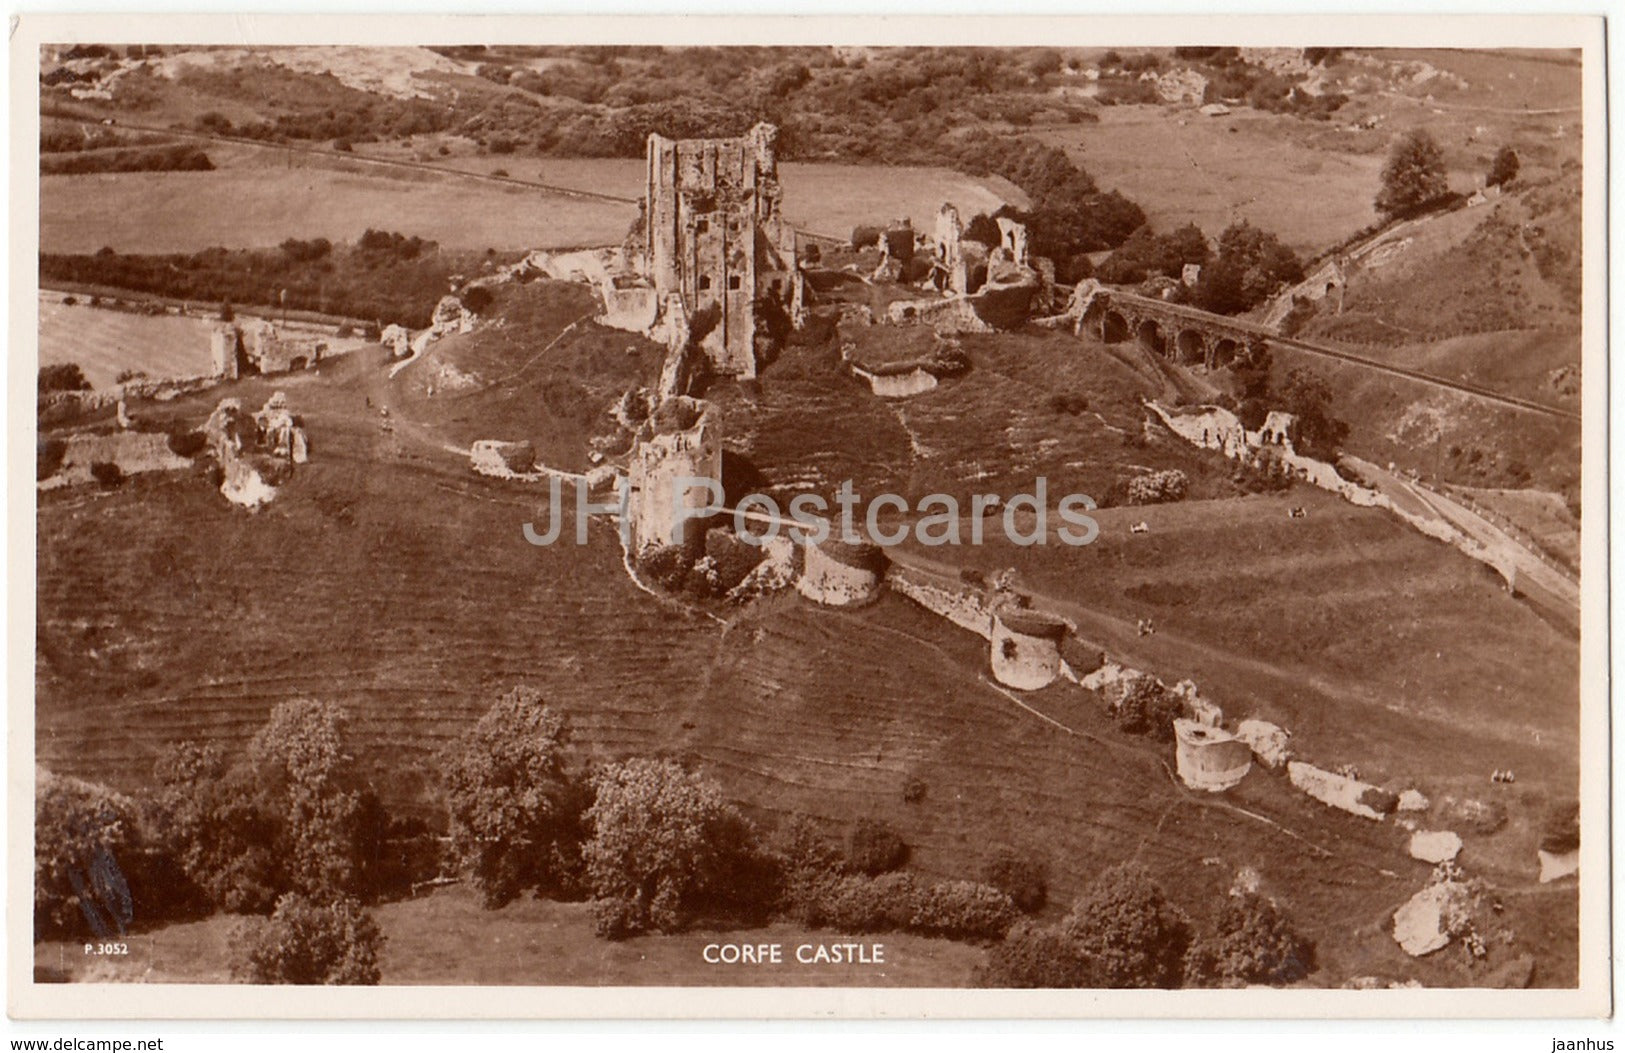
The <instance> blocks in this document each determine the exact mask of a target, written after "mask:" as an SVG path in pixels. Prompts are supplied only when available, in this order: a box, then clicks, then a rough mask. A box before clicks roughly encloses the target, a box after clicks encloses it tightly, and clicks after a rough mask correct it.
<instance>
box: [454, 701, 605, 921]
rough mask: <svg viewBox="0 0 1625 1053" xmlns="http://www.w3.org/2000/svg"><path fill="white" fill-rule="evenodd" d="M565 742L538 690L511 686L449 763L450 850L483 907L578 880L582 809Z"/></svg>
mask: <svg viewBox="0 0 1625 1053" xmlns="http://www.w3.org/2000/svg"><path fill="white" fill-rule="evenodd" d="M564 741H565V728H564V719H563V718H562V717H560V716H559V715H558V714H557V713H554V712H553V711H552V710H550V709H548V708H547V706H545V705H543V703H542V698H541V695H540V693H538V692H537V691H535V690H533V689H530V688H515V689H514V690H512V691H509V692H508V693H507V694H505V695H503V696H502V697H501V698H500V699H498V700H497V702H496V704H495V705H493V706H492V707H491V708H490V710H489V711H487V712H486V714H485V715H484V716H483V717H481V718H480V719H479V722H478V723H476V724H475V725H474V727H473V728H471V729H470V730H469V732H468V734H466V735H465V736H464V737H463V739H462V741H461V742H460V743H459V744H458V746H457V747H456V749H455V751H454V752H453V753H452V755H451V756H450V757H449V758H448V760H447V763H446V768H445V776H444V782H443V792H444V794H445V799H446V809H447V811H448V813H449V814H450V820H451V823H450V826H451V851H452V853H453V855H454V856H455V858H456V859H457V861H458V862H459V863H460V864H461V865H462V866H463V867H464V868H465V869H466V870H467V872H468V874H469V876H470V877H471V878H472V880H473V882H474V885H475V887H477V888H478V889H479V890H480V892H481V894H482V895H483V896H484V898H485V904H486V906H488V907H496V906H501V905H502V904H503V903H506V902H508V901H509V900H511V899H513V898H514V897H515V896H517V895H519V893H520V892H522V891H524V890H525V889H529V888H534V889H558V888H562V887H565V886H566V885H568V884H569V883H570V882H572V881H573V880H574V879H575V877H576V872H577V871H578V869H579V866H580V851H581V848H580V843H581V812H582V807H581V802H580V800H579V794H578V793H577V792H576V791H575V788H574V786H573V785H572V784H571V782H570V780H569V779H568V778H567V777H566V775H565V770H564Z"/></svg>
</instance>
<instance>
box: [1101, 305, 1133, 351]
mask: <svg viewBox="0 0 1625 1053" xmlns="http://www.w3.org/2000/svg"><path fill="white" fill-rule="evenodd" d="M1128 334H1129V328H1128V319H1127V318H1124V317H1123V316H1122V315H1121V314H1119V313H1117V312H1116V311H1107V312H1106V313H1105V315H1104V316H1102V318H1101V319H1100V339H1101V341H1102V342H1103V343H1107V344H1120V343H1122V342H1123V341H1124V340H1127V339H1128Z"/></svg>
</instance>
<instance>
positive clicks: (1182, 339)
mask: <svg viewBox="0 0 1625 1053" xmlns="http://www.w3.org/2000/svg"><path fill="white" fill-rule="evenodd" d="M1174 351H1175V357H1176V358H1177V359H1178V360H1179V362H1180V364H1181V365H1187V366H1193V365H1199V364H1201V363H1203V362H1205V361H1207V338H1206V337H1204V336H1203V335H1202V332H1201V331H1200V330H1198V329H1181V330H1180V331H1179V332H1178V334H1176V335H1175V336H1174Z"/></svg>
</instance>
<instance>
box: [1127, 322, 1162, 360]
mask: <svg viewBox="0 0 1625 1053" xmlns="http://www.w3.org/2000/svg"><path fill="white" fill-rule="evenodd" d="M1134 335H1135V336H1136V337H1138V338H1139V341H1140V346H1141V347H1143V348H1145V349H1146V350H1147V351H1152V352H1155V353H1156V354H1159V355H1166V354H1167V353H1168V339H1167V337H1165V336H1163V334H1162V326H1160V325H1158V324H1157V322H1156V319H1154V318H1147V319H1146V320H1145V321H1143V322H1141V323H1140V328H1139V330H1138V331H1136V332H1135V334H1134Z"/></svg>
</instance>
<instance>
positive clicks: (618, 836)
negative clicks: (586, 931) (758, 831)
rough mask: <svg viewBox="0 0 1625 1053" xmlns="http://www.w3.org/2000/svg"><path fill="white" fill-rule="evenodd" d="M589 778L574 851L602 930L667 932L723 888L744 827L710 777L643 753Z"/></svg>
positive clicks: (619, 933) (610, 932)
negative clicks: (583, 826)
mask: <svg viewBox="0 0 1625 1053" xmlns="http://www.w3.org/2000/svg"><path fill="white" fill-rule="evenodd" d="M593 783H594V787H595V789H596V791H597V797H596V799H595V800H594V801H593V805H592V807H591V808H590V809H588V811H587V821H588V824H589V826H590V827H591V829H592V837H591V839H589V840H588V841H587V843H586V845H585V846H584V847H583V849H582V854H583V856H584V857H585V858H586V863H587V879H588V881H589V883H590V885H591V888H592V893H593V897H594V899H595V904H594V906H595V910H596V912H597V917H598V931H599V932H600V933H601V934H602V935H605V936H608V937H610V938H612V939H617V938H620V937H623V936H627V935H631V934H633V933H637V932H642V931H645V930H647V929H651V928H652V929H658V930H660V931H663V932H670V931H674V930H676V929H677V928H679V927H680V926H681V925H682V924H683V922H684V921H686V920H687V917H688V915H689V913H690V912H691V910H692V909H693V907H694V905H695V904H696V903H697V902H698V901H700V900H701V899H702V898H704V897H706V896H708V895H714V894H716V893H717V892H719V891H723V890H725V887H726V886H725V882H724V879H725V877H726V875H727V874H728V873H729V872H730V870H731V869H732V868H733V867H734V865H735V862H736V860H737V859H738V857H739V856H740V855H741V854H742V849H743V847H744V841H745V832H746V831H745V827H744V823H743V820H742V819H741V818H740V816H739V814H738V812H737V811H735V810H734V808H733V806H732V805H730V804H728V802H727V801H725V800H724V799H723V797H722V790H721V789H720V788H719V787H718V786H717V784H716V783H714V782H712V781H711V780H710V779H707V778H705V777H704V776H702V775H699V774H697V773H695V772H690V771H685V770H684V769H683V768H682V767H681V766H680V765H678V764H677V763H676V762H674V761H669V760H649V759H634V760H629V761H625V762H623V763H620V764H611V765H608V766H607V767H605V768H603V769H602V770H601V771H600V772H599V773H598V776H597V778H596V779H594V780H593Z"/></svg>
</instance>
